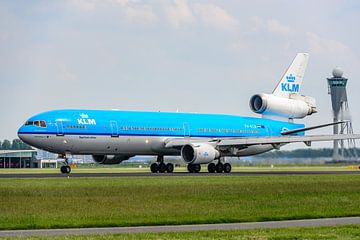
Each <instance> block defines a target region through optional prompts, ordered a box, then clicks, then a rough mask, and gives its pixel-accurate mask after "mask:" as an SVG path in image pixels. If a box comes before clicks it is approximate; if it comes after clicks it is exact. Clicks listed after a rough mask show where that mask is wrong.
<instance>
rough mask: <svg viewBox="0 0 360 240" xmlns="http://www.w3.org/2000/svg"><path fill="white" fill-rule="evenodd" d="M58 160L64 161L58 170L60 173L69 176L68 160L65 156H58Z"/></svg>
mask: <svg viewBox="0 0 360 240" xmlns="http://www.w3.org/2000/svg"><path fill="white" fill-rule="evenodd" d="M59 158H63V159H64V161H65V165H63V166H61V168H60V171H61V173H64V174H65V173H66V174H69V173H70V172H71V167H70V166H69V162H68V158H67V157H66V155H65V154H59Z"/></svg>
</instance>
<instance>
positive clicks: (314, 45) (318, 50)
mask: <svg viewBox="0 0 360 240" xmlns="http://www.w3.org/2000/svg"><path fill="white" fill-rule="evenodd" d="M306 39H307V42H308V44H309V48H310V50H311V51H312V52H313V53H315V54H318V55H337V54H351V53H352V51H351V49H350V48H349V47H348V46H346V45H345V44H343V43H341V42H339V41H336V40H333V39H326V38H322V37H320V36H319V35H317V34H316V33H313V32H307V33H306Z"/></svg>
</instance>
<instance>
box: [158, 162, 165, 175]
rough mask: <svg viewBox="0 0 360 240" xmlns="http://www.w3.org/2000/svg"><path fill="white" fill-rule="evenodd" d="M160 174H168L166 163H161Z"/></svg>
mask: <svg viewBox="0 0 360 240" xmlns="http://www.w3.org/2000/svg"><path fill="white" fill-rule="evenodd" d="M159 172H160V173H164V172H166V165H165V163H160V164H159Z"/></svg>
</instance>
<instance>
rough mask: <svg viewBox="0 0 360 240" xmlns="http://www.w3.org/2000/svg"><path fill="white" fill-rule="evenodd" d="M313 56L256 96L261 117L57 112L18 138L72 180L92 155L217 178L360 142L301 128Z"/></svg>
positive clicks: (33, 122) (311, 104)
mask: <svg viewBox="0 0 360 240" xmlns="http://www.w3.org/2000/svg"><path fill="white" fill-rule="evenodd" d="M308 59H309V55H308V54H307V53H298V54H297V55H296V57H295V58H294V60H293V62H292V63H291V65H290V66H289V68H288V69H287V70H286V71H285V73H284V74H283V76H282V77H281V79H280V81H279V82H278V84H277V85H276V87H275V89H274V90H273V92H272V93H271V94H265V93H262V94H255V95H254V96H252V97H251V98H250V108H251V110H252V111H253V112H255V113H257V114H261V117H244V116H235V115H225V114H200V113H179V112H140V111H120V110H86V109H64V110H53V111H47V112H44V113H40V114H37V115H35V116H33V117H30V118H29V119H28V120H27V121H26V122H25V124H24V125H22V126H21V127H20V128H19V130H18V136H19V138H20V139H21V140H22V141H24V142H25V143H27V144H29V145H31V146H33V147H35V148H39V149H43V150H46V151H49V152H53V153H57V154H59V157H61V158H63V159H64V160H65V165H64V166H62V167H61V169H60V170H61V172H62V173H70V172H71V167H70V166H69V164H68V159H69V157H70V156H71V155H81V154H83V155H92V157H93V159H94V161H95V162H97V163H99V164H119V163H121V162H122V161H126V160H128V159H129V158H131V157H133V156H135V155H154V156H157V161H156V162H155V163H152V164H151V166H150V170H151V172H153V173H157V172H159V173H165V172H168V173H171V172H173V171H174V165H173V164H172V163H165V162H164V156H171V155H178V156H179V155H181V157H182V159H183V161H184V162H185V163H186V164H187V169H188V171H189V172H190V173H198V172H200V170H201V165H202V164H207V168H208V172H210V173H215V172H216V173H222V172H224V173H230V172H231V169H232V167H231V164H230V163H228V162H225V157H227V156H236V157H241V156H250V155H255V154H259V153H263V152H267V151H270V150H273V149H280V147H282V146H284V145H286V144H289V143H293V142H304V143H305V144H306V145H308V146H310V145H311V142H313V141H332V140H345V139H357V138H360V135H359V134H350V135H345V134H341V135H340V134H339V135H310V136H307V135H305V131H308V130H312V129H316V128H321V127H326V126H331V125H335V124H339V123H341V122H337V123H328V124H322V125H317V126H313V127H305V125H304V124H299V123H294V119H302V118H304V117H306V116H309V115H312V114H313V113H316V112H317V110H316V102H315V99H314V98H312V97H309V96H303V95H301V94H300V90H301V84H302V81H303V77H304V73H305V69H306V66H307V63H308Z"/></svg>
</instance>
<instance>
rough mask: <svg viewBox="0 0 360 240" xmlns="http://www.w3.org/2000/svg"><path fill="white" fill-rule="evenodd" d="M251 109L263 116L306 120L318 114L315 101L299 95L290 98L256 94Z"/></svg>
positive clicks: (251, 101) (251, 100)
mask: <svg viewBox="0 0 360 240" xmlns="http://www.w3.org/2000/svg"><path fill="white" fill-rule="evenodd" d="M250 108H251V110H252V111H253V112H255V113H259V114H262V115H269V116H278V117H285V118H292V119H293V118H304V117H306V116H307V115H311V114H313V113H316V112H317V111H316V102H315V99H314V98H312V97H308V96H302V95H299V94H290V96H289V98H285V97H278V96H274V95H272V94H264V93H263V94H256V95H254V96H252V97H251V98H250Z"/></svg>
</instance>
